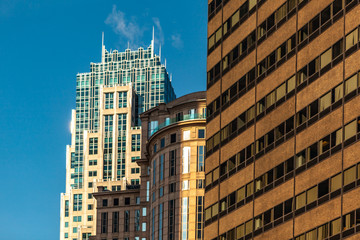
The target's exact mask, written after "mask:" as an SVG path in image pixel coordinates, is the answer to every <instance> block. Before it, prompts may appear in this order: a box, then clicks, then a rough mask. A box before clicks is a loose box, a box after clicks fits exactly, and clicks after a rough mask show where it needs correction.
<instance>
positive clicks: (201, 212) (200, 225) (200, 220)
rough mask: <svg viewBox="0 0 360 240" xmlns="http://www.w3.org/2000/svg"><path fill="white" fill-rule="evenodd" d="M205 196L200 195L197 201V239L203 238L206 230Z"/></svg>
mask: <svg viewBox="0 0 360 240" xmlns="http://www.w3.org/2000/svg"><path fill="white" fill-rule="evenodd" d="M203 215H204V197H202V196H198V197H197V202H196V223H195V226H196V239H200V240H201V239H203V231H204V222H203V217H204V216H203Z"/></svg>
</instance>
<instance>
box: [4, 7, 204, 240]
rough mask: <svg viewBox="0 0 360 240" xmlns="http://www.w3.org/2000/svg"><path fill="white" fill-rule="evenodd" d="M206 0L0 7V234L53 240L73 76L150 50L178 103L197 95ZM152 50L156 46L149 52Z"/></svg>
mask: <svg viewBox="0 0 360 240" xmlns="http://www.w3.org/2000/svg"><path fill="white" fill-rule="evenodd" d="M206 2H207V1H199V0H195V1H193V0H192V1H191V0H183V1H165V0H156V1H149V0H137V1H123V0H118V1H112V0H106V1H104V0H102V1H100V0H98V1H94V0H61V1H59V0H56V1H55V0H0V31H1V36H0V73H1V74H0V81H1V87H0V124H1V129H0V164H1V165H0V180H1V188H2V189H1V195H0V233H1V238H2V239H4V240H7V239H12V240H22V239H27V240H32V239H34V240H42V239H46V240H52V239H58V238H59V211H60V209H59V206H60V205H59V199H60V192H63V191H64V190H65V145H66V144H69V143H70V133H69V123H70V115H71V109H72V108H74V107H75V77H76V74H77V73H78V72H87V71H89V66H90V62H99V61H100V53H101V32H104V33H105V45H106V48H107V49H118V50H120V51H123V50H124V49H125V48H126V47H127V46H128V43H129V45H130V46H131V47H136V46H141V45H144V46H148V45H149V44H150V40H151V35H152V27H153V26H155V31H156V34H155V36H156V43H157V46H158V45H159V44H160V43H161V44H162V58H163V59H164V58H166V59H167V66H168V71H169V72H170V73H172V75H173V86H174V88H175V92H176V94H177V95H178V96H182V95H184V94H187V93H190V92H193V91H201V90H205V78H206V12H207V6H206ZM157 48H158V47H157Z"/></svg>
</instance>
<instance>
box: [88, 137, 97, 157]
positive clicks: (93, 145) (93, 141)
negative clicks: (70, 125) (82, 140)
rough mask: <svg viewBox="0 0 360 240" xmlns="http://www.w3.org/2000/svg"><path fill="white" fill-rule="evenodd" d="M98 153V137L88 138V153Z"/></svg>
mask: <svg viewBox="0 0 360 240" xmlns="http://www.w3.org/2000/svg"><path fill="white" fill-rule="evenodd" d="M97 153H98V138H90V139H89V154H90V155H92V154H97Z"/></svg>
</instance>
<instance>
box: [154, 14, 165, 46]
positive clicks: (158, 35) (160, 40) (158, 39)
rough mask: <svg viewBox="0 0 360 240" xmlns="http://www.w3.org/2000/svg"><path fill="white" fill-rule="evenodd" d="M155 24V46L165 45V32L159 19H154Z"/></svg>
mask: <svg viewBox="0 0 360 240" xmlns="http://www.w3.org/2000/svg"><path fill="white" fill-rule="evenodd" d="M153 22H154V24H155V27H156V28H155V44H156V45H159V44H162V45H164V43H165V41H164V32H163V29H162V27H161V24H160V20H159V18H156V17H154V18H153Z"/></svg>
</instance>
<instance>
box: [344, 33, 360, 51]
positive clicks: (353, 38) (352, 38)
mask: <svg viewBox="0 0 360 240" xmlns="http://www.w3.org/2000/svg"><path fill="white" fill-rule="evenodd" d="M358 31H359V30H358V28H356V29H355V30H354V31H352V32H351V33H349V34H348V35H347V36H346V45H345V49H346V50H348V49H349V48H351V47H352V46H354V45H355V44H357V42H358V39H359V34H358Z"/></svg>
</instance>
